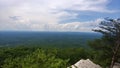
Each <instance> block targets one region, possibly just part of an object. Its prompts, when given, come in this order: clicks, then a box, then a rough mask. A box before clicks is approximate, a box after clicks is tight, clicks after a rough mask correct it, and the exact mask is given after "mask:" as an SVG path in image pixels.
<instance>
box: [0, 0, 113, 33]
mask: <svg viewBox="0 0 120 68" xmlns="http://www.w3.org/2000/svg"><path fill="white" fill-rule="evenodd" d="M107 3H108V0H0V9H1V11H0V30H7V29H10V30H40V31H44V30H46V31H89V30H90V29H89V28H90V26H89V25H94V24H95V23H94V24H93V23H91V22H68V23H62V24H60V23H59V22H60V21H62V20H66V19H73V18H76V17H77V15H78V13H70V12H67V11H65V10H74V11H94V12H107V13H108V12H113V11H110V10H108V9H107V7H106V5H107ZM16 16H18V17H16ZM10 17H11V18H10ZM13 19H15V20H13Z"/></svg>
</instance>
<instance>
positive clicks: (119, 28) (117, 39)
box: [93, 18, 120, 68]
mask: <svg viewBox="0 0 120 68" xmlns="http://www.w3.org/2000/svg"><path fill="white" fill-rule="evenodd" d="M93 31H95V32H99V33H102V34H103V38H105V39H107V41H111V42H112V44H113V45H111V46H110V47H111V49H112V50H111V51H112V58H111V65H110V68H113V65H114V64H115V62H116V60H117V59H118V57H117V55H118V51H119V49H120V19H109V18H105V20H104V21H102V22H101V23H100V25H99V28H98V29H93Z"/></svg>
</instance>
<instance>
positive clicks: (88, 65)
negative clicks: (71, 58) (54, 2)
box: [68, 59, 102, 68]
mask: <svg viewBox="0 0 120 68" xmlns="http://www.w3.org/2000/svg"><path fill="white" fill-rule="evenodd" d="M68 68H102V67H100V66H99V65H96V64H94V63H93V62H92V61H90V60H89V59H87V60H83V59H82V60H80V61H78V62H77V63H75V64H74V65H72V66H71V67H68Z"/></svg>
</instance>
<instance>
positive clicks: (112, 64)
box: [110, 42, 120, 68]
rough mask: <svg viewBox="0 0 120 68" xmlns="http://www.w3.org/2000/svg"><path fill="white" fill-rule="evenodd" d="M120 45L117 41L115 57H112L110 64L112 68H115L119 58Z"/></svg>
mask: <svg viewBox="0 0 120 68" xmlns="http://www.w3.org/2000/svg"><path fill="white" fill-rule="evenodd" d="M119 47H120V42H117V46H116V48H115V51H114V52H113V57H112V61H111V65H110V68H113V66H114V64H115V61H116V59H117V57H116V56H117V53H118V50H119Z"/></svg>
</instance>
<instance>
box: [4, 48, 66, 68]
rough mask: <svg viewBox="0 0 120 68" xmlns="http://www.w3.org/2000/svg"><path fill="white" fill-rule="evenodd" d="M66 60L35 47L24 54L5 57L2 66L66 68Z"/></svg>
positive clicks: (11, 67)
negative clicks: (29, 52) (32, 50)
mask: <svg viewBox="0 0 120 68" xmlns="http://www.w3.org/2000/svg"><path fill="white" fill-rule="evenodd" d="M22 55H23V54H22ZM67 62H68V60H62V59H60V58H56V56H55V54H50V53H47V52H46V51H45V50H43V49H36V50H35V51H34V52H33V53H31V54H28V55H26V56H21V57H15V58H11V57H9V58H7V59H5V61H4V64H3V65H2V68H48V67H49V68H66V67H67Z"/></svg>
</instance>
